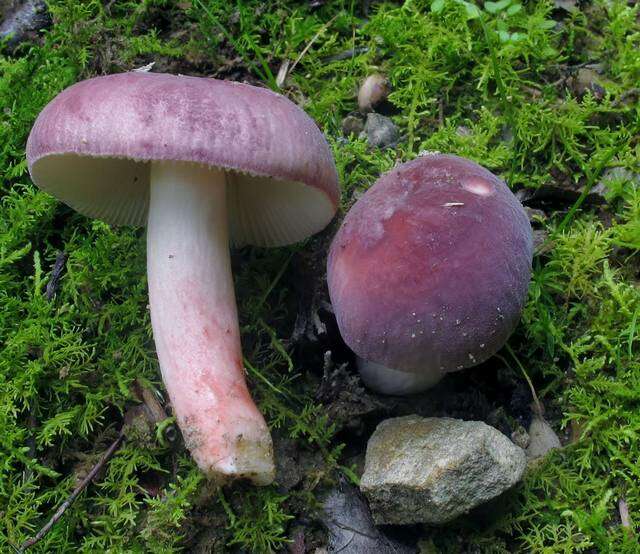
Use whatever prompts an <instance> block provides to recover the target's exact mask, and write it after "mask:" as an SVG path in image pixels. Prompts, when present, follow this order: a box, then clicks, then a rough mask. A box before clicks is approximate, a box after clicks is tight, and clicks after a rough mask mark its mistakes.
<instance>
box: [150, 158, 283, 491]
mask: <svg viewBox="0 0 640 554" xmlns="http://www.w3.org/2000/svg"><path fill="white" fill-rule="evenodd" d="M150 185H151V186H150V199H149V223H148V234H147V272H148V278H149V304H150V307H151V323H152V326H153V336H154V339H155V343H156V349H157V352H158V359H159V361H160V368H161V371H162V377H163V379H164V383H165V386H166V388H167V392H168V393H169V398H170V399H171V405H172V406H173V411H174V413H175V415H176V418H177V420H178V425H179V426H180V429H181V430H182V434H183V436H184V439H185V443H186V445H187V447H188V448H189V450H190V451H191V454H192V455H193V458H194V459H195V460H196V462H197V464H198V466H199V467H200V468H201V469H202V470H203V471H204V472H205V473H206V474H207V476H208V477H209V478H211V479H214V480H217V481H224V480H226V479H228V478H237V477H246V478H248V479H251V480H252V481H254V482H255V483H256V484H259V485H266V484H268V483H270V482H271V481H272V480H273V478H274V465H273V448H272V442H271V436H270V434H269V430H268V428H267V426H266V424H265V421H264V418H263V417H262V415H261V414H260V412H259V411H258V409H257V408H256V406H255V404H254V402H253V400H252V399H251V396H250V394H249V391H248V389H247V385H246V383H245V377H244V366H243V361H242V351H241V346H240V330H239V327H238V315H237V309H236V301H235V294H234V288H233V279H232V276H231V261H230V258H229V231H228V223H227V205H226V187H227V184H226V179H225V173H224V171H220V170H215V169H210V168H209V169H208V168H203V167H200V166H196V165H194V164H187V163H173V162H153V163H152V164H151V174H150Z"/></svg>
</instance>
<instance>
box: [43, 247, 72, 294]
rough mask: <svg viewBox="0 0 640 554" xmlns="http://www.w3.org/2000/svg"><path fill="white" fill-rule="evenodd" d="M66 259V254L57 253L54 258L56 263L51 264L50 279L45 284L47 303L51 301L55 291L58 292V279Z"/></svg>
mask: <svg viewBox="0 0 640 554" xmlns="http://www.w3.org/2000/svg"><path fill="white" fill-rule="evenodd" d="M67 257H68V256H67V253H66V252H58V255H57V256H56V261H55V263H54V264H53V269H52V270H51V278H50V279H49V282H48V283H47V300H49V301H51V300H52V299H53V297H54V296H55V295H56V290H58V284H59V283H60V277H61V276H62V272H63V271H64V266H65V264H66V263H67Z"/></svg>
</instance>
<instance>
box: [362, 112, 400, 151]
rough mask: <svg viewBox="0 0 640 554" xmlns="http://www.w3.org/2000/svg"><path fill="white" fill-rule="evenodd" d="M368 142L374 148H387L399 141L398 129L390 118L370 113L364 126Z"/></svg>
mask: <svg viewBox="0 0 640 554" xmlns="http://www.w3.org/2000/svg"><path fill="white" fill-rule="evenodd" d="M364 133H365V135H366V137H367V142H368V143H369V145H370V146H373V147H374V148H386V147H387V146H391V145H393V144H395V143H396V142H397V141H398V128H397V127H396V125H395V123H394V122H393V121H391V120H390V119H389V118H388V117H385V116H384V115H380V114H378V113H368V114H367V122H366V123H365V125H364Z"/></svg>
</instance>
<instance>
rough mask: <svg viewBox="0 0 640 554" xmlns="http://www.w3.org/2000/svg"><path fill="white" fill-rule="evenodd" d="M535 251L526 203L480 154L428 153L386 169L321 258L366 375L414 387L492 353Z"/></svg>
mask: <svg viewBox="0 0 640 554" xmlns="http://www.w3.org/2000/svg"><path fill="white" fill-rule="evenodd" d="M531 260H532V233H531V226H530V224H529V220H528V218H527V216H526V214H525V212H524V210H523V208H522V206H521V205H520V203H519V202H518V200H517V199H516V197H515V196H514V195H513V194H512V193H511V191H510V190H509V188H508V187H507V185H505V183H504V182H502V181H501V180H500V179H499V178H498V177H496V176H495V175H493V174H492V173H490V172H489V171H487V170H486V169H484V168H483V167H481V166H479V165H478V164H476V163H474V162H472V161H470V160H466V159H464V158H459V157H457V156H448V155H441V154H427V155H425V156H423V157H420V158H417V159H416V160H413V161H411V162H408V163H404V164H402V165H400V166H398V167H396V168H395V169H393V170H392V171H390V172H388V173H386V174H385V175H383V176H382V177H381V178H380V179H379V180H378V181H377V182H376V183H375V184H374V185H373V187H371V189H369V190H368V191H367V192H366V193H365V194H364V195H363V196H362V197H361V198H360V199H359V200H358V201H357V202H356V203H355V205H354V206H353V208H351V210H350V211H349V213H348V214H347V216H346V217H345V219H344V222H343V224H342V227H341V228H340V230H339V231H338V233H337V235H336V237H335V239H334V241H333V243H332V245H331V250H330V253H329V259H328V282H329V293H330V296H331V301H332V304H333V307H334V310H335V314H336V318H337V321H338V326H339V329H340V332H341V334H342V337H343V338H344V340H345V342H346V343H347V344H348V345H349V347H350V348H351V349H352V350H353V351H354V352H355V353H356V354H357V356H358V361H357V363H358V368H359V370H360V373H361V375H362V378H363V380H364V382H365V383H366V384H367V385H368V386H370V387H371V388H372V389H374V390H377V391H378V392H382V393H386V394H410V393H415V392H420V391H422V390H424V389H427V388H429V387H430V386H433V385H434V384H436V383H437V382H438V381H439V380H440V379H441V378H442V377H443V376H444V375H445V374H446V373H448V372H450V371H456V370H459V369H463V368H466V367H470V366H474V365H477V364H479V363H481V362H483V361H485V360H486V359H488V358H489V357H490V356H492V355H493V354H494V353H495V352H496V351H497V350H498V349H499V348H500V347H501V346H502V345H503V344H504V343H505V342H506V340H507V338H508V337H509V335H510V334H511V333H512V332H513V330H514V328H515V327H516V325H517V323H518V320H519V318H520V312H521V310H522V307H523V304H524V301H525V297H526V294H527V288H528V284H529V278H530V271H531Z"/></svg>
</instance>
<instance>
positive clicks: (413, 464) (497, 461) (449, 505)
mask: <svg viewBox="0 0 640 554" xmlns="http://www.w3.org/2000/svg"><path fill="white" fill-rule="evenodd" d="M525 466H526V456H525V453H524V451H523V450H522V449H521V448H519V447H518V446H516V445H515V444H513V443H512V442H511V441H510V440H509V439H508V438H507V437H505V436H504V435H503V434H502V433H500V432H499V431H498V430H496V429H494V428H493V427H489V426H488V425H487V424H485V423H483V422H480V421H462V420H459V419H450V418H434V417H430V418H422V417H418V416H415V415H412V416H406V417H399V418H393V419H387V420H385V421H383V422H382V423H380V425H378V427H377V429H376V430H375V432H374V433H373V435H372V436H371V438H370V439H369V443H368V445H367V453H366V460H365V470H364V474H363V476H362V479H361V481H360V489H361V490H362V492H363V493H364V495H365V496H366V498H367V500H368V501H369V506H370V508H371V512H372V515H373V519H374V521H375V523H376V524H399V525H405V524H412V523H429V524H432V525H441V524H444V523H447V522H449V521H452V520H454V519H455V518H457V517H458V516H460V515H462V514H464V513H466V512H468V511H469V510H471V509H472V508H475V507H476V506H479V505H480V504H482V503H484V502H487V501H488V500H491V499H492V498H495V497H496V496H498V495H500V494H502V493H503V492H504V491H506V490H507V489H509V488H511V487H512V486H513V485H514V484H515V483H517V482H518V481H519V480H520V477H521V476H522V473H523V471H524V469H525Z"/></svg>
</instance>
